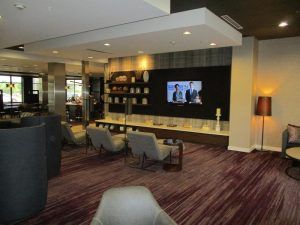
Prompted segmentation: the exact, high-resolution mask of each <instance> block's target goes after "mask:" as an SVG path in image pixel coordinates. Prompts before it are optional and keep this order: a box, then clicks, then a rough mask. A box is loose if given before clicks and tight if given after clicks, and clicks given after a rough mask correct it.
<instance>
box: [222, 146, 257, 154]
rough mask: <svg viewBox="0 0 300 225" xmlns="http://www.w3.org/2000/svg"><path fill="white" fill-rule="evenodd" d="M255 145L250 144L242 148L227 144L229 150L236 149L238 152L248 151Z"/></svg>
mask: <svg viewBox="0 0 300 225" xmlns="http://www.w3.org/2000/svg"><path fill="white" fill-rule="evenodd" d="M255 147H256V146H252V147H250V148H242V147H236V146H228V148H227V149H228V150H230V151H238V152H245V153H250V152H252V151H253V150H254V149H255Z"/></svg>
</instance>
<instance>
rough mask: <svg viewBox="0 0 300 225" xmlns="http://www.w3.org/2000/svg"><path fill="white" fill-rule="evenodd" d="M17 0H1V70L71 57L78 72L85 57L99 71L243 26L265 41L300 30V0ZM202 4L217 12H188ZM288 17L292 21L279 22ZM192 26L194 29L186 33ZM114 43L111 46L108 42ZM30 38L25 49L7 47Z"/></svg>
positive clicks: (226, 41) (228, 34)
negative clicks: (18, 5)
mask: <svg viewBox="0 0 300 225" xmlns="http://www.w3.org/2000/svg"><path fill="white" fill-rule="evenodd" d="M16 2H17V1H15V0H1V1H0V16H2V19H0V34H1V35H0V71H1V70H6V71H7V70H10V71H24V72H30V71H34V72H42V73H43V72H45V71H47V63H48V62H63V63H66V65H69V66H67V70H68V73H69V74H71V75H72V74H74V75H76V74H78V73H81V61H82V60H85V61H92V62H94V64H95V70H94V71H99V69H100V70H101V68H102V67H101V66H100V67H98V68H97V65H100V64H99V63H105V62H107V59H108V58H113V57H121V56H129V55H137V54H138V51H139V50H141V51H143V53H145V54H153V53H162V52H175V51H184V50H192V49H201V48H215V47H223V46H234V45H239V44H241V40H240V39H241V34H240V33H239V32H241V33H242V35H243V36H255V37H257V38H258V39H260V40H262V39H271V38H282V37H290V36H299V35H300V11H299V10H300V1H299V0H265V1H261V0H243V1H236V0H201V1H200V0H110V1H107V0H85V1H81V0H43V1H40V0H23V1H22V3H24V5H25V6H26V8H25V9H23V10H19V9H17V8H16V7H14V6H13V5H14V3H16ZM170 2H171V3H170ZM116 6H118V7H116ZM202 7H207V8H208V9H209V10H211V11H212V12H213V13H214V14H216V15H217V16H216V15H214V14H210V11H208V12H207V13H206V14H205V13H204V14H203V15H202V16H199V15H197V16H198V17H197V16H194V17H193V16H191V15H190V11H187V10H191V9H197V10H198V8H202ZM197 10H196V11H197ZM193 11H195V10H193ZM199 11H201V9H199V10H198V11H197V12H199ZM170 12H171V13H172V14H171V15H170V14H169V13H170ZM183 14H184V15H185V16H183V17H180V16H179V17H178V18H177V15H183ZM225 14H227V15H229V16H230V17H231V18H233V19H234V20H235V21H237V22H238V23H239V24H240V25H242V26H243V29H242V30H239V32H238V31H237V30H235V29H233V28H232V27H231V26H230V25H228V24H227V23H225V22H224V21H223V20H222V19H220V18H219V17H218V16H222V15H225ZM170 18H171V19H170ZM174 18H175V19H174ZM283 20H285V21H288V23H289V26H287V27H285V28H279V27H278V23H279V22H281V21H283ZM187 29H188V30H189V31H191V32H192V35H188V36H184V35H182V33H183V32H184V31H185V30H187ZM174 41H175V42H174ZM107 42H109V43H110V44H111V46H104V43H107ZM210 42H216V43H217V46H209V43H210ZM23 44H24V48H25V51H24V52H22V51H21V52H19V51H13V50H7V49H3V48H7V47H11V46H16V45H23ZM1 48H2V50H1ZM88 49H91V50H92V51H91V50H88ZM53 50H56V51H59V53H58V54H55V55H54V54H53V53H52V51H53ZM100 51H104V53H103V52H100ZM105 52H107V53H105ZM89 57H93V58H92V59H91V58H89ZM2 59H4V60H2ZM97 63H98V64H97ZM34 65H37V66H34Z"/></svg>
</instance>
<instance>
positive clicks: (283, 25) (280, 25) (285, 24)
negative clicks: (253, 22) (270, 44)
mask: <svg viewBox="0 0 300 225" xmlns="http://www.w3.org/2000/svg"><path fill="white" fill-rule="evenodd" d="M287 25H289V24H288V23H287V22H285V21H283V22H280V23H279V24H278V26H279V27H286V26H287Z"/></svg>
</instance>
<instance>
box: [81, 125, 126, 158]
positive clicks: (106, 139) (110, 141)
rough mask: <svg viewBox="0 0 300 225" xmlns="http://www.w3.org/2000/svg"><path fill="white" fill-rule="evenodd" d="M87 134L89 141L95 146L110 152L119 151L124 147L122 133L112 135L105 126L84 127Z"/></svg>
mask: <svg viewBox="0 0 300 225" xmlns="http://www.w3.org/2000/svg"><path fill="white" fill-rule="evenodd" d="M86 130H87V133H88V135H89V136H90V138H91V142H92V144H93V146H94V147H95V148H98V149H100V152H101V149H105V150H106V151H110V152H119V151H121V150H122V149H123V148H124V147H125V142H124V140H123V139H124V135H122V136H120V135H114V136H112V135H111V133H110V132H109V130H108V129H107V128H103V127H91V126H88V127H87V128H86Z"/></svg>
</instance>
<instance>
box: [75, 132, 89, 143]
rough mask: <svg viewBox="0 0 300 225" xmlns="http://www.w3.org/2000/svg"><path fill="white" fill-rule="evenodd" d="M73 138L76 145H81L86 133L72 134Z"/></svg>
mask: <svg viewBox="0 0 300 225" xmlns="http://www.w3.org/2000/svg"><path fill="white" fill-rule="evenodd" d="M74 137H75V140H76V143H77V144H83V143H85V142H86V132H85V131H81V132H76V133H74Z"/></svg>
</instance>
